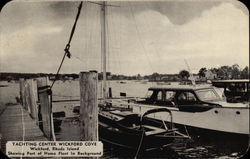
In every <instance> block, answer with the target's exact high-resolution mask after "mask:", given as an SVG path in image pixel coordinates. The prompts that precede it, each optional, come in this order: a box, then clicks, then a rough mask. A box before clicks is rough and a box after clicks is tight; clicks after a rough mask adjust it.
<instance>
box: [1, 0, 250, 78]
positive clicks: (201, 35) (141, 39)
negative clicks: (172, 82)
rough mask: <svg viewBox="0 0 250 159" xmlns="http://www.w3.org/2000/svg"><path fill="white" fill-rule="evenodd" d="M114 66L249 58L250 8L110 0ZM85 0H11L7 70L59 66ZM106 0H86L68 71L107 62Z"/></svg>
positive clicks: (122, 70) (5, 30)
mask: <svg viewBox="0 0 250 159" xmlns="http://www.w3.org/2000/svg"><path fill="white" fill-rule="evenodd" d="M109 4H114V5H118V6H120V7H108V14H107V28H108V30H107V34H108V35H107V41H108V46H107V48H108V65H107V69H108V71H110V72H112V73H115V74H126V75H135V74H138V73H140V74H141V75H147V74H152V73H153V72H158V73H178V72H179V71H180V70H182V69H187V66H186V65H185V62H184V59H186V60H187V62H188V64H189V66H190V68H191V70H192V72H193V73H197V71H198V70H199V69H200V68H201V67H207V68H211V67H219V66H223V65H230V66H231V65H233V64H235V63H237V64H239V66H240V67H241V68H244V67H245V66H247V65H248V63H249V46H248V44H249V36H248V35H249V30H248V28H249V12H248V10H247V9H246V7H245V6H244V5H243V4H241V3H240V2H238V1H236V0H235V1H225V0H214V1H212V0H208V1H206V0H202V1H188V2H187V1H178V0H174V1H167V2H109ZM78 5H79V2H77V1H74V2H55V1H54V2H53V1H43V2H18V1H15V2H10V3H8V4H7V5H5V7H4V8H3V9H2V11H1V19H0V21H1V22H0V24H1V43H0V49H1V50H0V71H1V72H49V73H55V72H56V71H57V68H58V66H59V64H60V61H61V59H62V56H63V54H64V51H63V50H64V47H65V45H66V43H67V41H68V38H69V34H70V31H71V28H72V25H73V22H74V20H75V16H76V12H77V7H78ZM100 46H101V45H100V6H98V5H95V4H91V3H84V5H83V8H82V12H81V15H80V18H79V21H78V25H77V28H76V31H75V35H74V37H73V40H72V43H71V48H70V50H71V53H72V55H73V57H72V58H71V59H65V63H64V64H63V67H62V70H61V72H62V73H79V72H80V71H88V70H98V71H100V70H101V52H100Z"/></svg>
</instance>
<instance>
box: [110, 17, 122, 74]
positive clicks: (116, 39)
mask: <svg viewBox="0 0 250 159" xmlns="http://www.w3.org/2000/svg"><path fill="white" fill-rule="evenodd" d="M114 19H115V18H114V14H111V15H110V23H111V26H113V27H114V29H113V33H114V38H113V41H114V44H115V46H118V43H119V41H118V36H117V29H115V28H117V25H115V22H114ZM120 28H121V27H120ZM114 50H115V51H114V54H113V55H114V56H116V52H118V50H119V48H117V47H115V48H114ZM118 55H119V54H118ZM116 57H117V56H116ZM115 60H118V61H119V62H118V64H119V68H118V69H119V72H121V65H120V64H121V61H120V58H119V57H118V58H115Z"/></svg>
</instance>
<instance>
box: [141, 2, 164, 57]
mask: <svg viewBox="0 0 250 159" xmlns="http://www.w3.org/2000/svg"><path fill="white" fill-rule="evenodd" d="M144 4H145V9H147V8H150V7H149V5H148V4H147V2H145V3H144ZM144 17H145V14H144ZM144 19H147V18H146V17H145V18H144ZM145 22H146V27H147V28H149V27H148V26H150V23H148V21H147V20H145ZM159 37H160V36H159ZM158 40H159V38H158ZM158 40H157V41H158ZM153 48H154V51H155V53H156V55H157V57H158V58H159V61H162V58H161V56H160V55H159V50H158V48H157V47H155V42H153Z"/></svg>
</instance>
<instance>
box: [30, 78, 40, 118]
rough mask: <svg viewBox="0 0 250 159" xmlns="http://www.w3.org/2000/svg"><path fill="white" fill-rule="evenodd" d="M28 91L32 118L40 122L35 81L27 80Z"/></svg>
mask: <svg viewBox="0 0 250 159" xmlns="http://www.w3.org/2000/svg"><path fill="white" fill-rule="evenodd" d="M27 83H28V91H29V106H30V116H31V117H32V118H33V119H35V120H36V121H38V117H37V115H38V110H37V103H36V101H37V98H36V92H37V91H36V90H35V89H36V87H35V83H34V80H33V79H30V80H27Z"/></svg>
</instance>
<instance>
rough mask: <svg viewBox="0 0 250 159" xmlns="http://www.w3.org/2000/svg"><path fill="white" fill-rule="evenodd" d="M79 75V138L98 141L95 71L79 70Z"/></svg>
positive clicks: (96, 78) (96, 79)
mask: <svg viewBox="0 0 250 159" xmlns="http://www.w3.org/2000/svg"><path fill="white" fill-rule="evenodd" d="M79 77H80V131H81V133H80V134H81V140H82V141H98V103H97V81H98V76H97V72H96V71H92V72H81V73H80V74H79Z"/></svg>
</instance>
